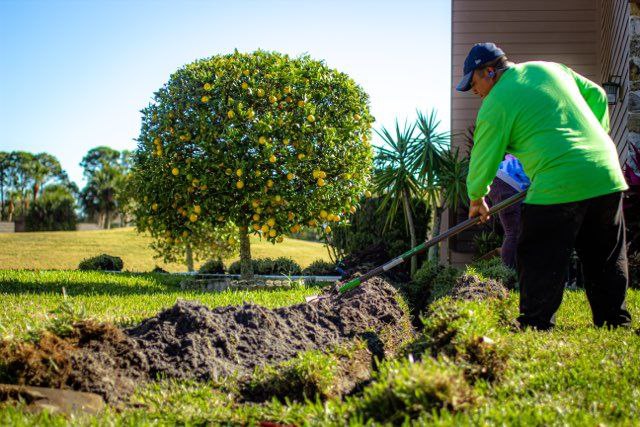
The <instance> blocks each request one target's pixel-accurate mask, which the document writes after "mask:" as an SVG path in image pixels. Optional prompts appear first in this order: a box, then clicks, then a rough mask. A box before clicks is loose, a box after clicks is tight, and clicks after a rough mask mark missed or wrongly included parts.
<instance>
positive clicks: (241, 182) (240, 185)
mask: <svg viewBox="0 0 640 427" xmlns="http://www.w3.org/2000/svg"><path fill="white" fill-rule="evenodd" d="M243 187H244V182H243V181H238V182H236V188H237V189H238V190H241V189H242V188H243Z"/></svg>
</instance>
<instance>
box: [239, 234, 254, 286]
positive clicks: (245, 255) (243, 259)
mask: <svg viewBox="0 0 640 427" xmlns="http://www.w3.org/2000/svg"><path fill="white" fill-rule="evenodd" d="M238 229H239V232H240V278H241V279H242V280H253V266H252V265H251V246H250V242H249V234H248V233H247V227H246V226H244V227H243V226H240V227H238Z"/></svg>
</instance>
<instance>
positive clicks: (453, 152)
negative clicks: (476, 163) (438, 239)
mask: <svg viewBox="0 0 640 427" xmlns="http://www.w3.org/2000/svg"><path fill="white" fill-rule="evenodd" d="M468 173H469V159H468V158H467V157H466V156H461V155H460V152H459V150H458V148H455V149H451V148H450V149H448V150H446V151H444V152H443V153H442V158H441V163H440V168H439V174H438V187H439V188H440V194H441V200H440V206H441V208H440V212H439V214H438V215H439V216H441V215H442V212H443V211H444V209H445V208H446V209H450V210H452V211H453V212H456V211H457V210H458V208H459V207H460V206H461V205H464V206H468V204H469V202H468V200H467V174H468ZM433 233H434V236H437V235H438V234H440V221H439V220H438V226H437V228H435V229H434V232H433ZM434 257H435V259H436V260H437V257H438V254H437V252H436V253H435V255H434ZM447 261H448V263H449V264H451V245H447Z"/></svg>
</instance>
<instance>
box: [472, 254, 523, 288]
mask: <svg viewBox="0 0 640 427" xmlns="http://www.w3.org/2000/svg"><path fill="white" fill-rule="evenodd" d="M472 267H473V269H474V270H475V272H476V273H477V274H479V275H481V276H483V277H484V278H486V279H494V280H496V281H498V282H501V283H502V284H503V285H504V286H506V287H507V288H509V289H513V288H514V287H515V284H516V282H517V281H518V275H517V273H516V271H515V270H514V269H513V268H510V267H507V266H506V265H504V263H503V262H502V260H501V259H500V258H492V259H488V260H480V261H477V262H475V263H473V265H472Z"/></svg>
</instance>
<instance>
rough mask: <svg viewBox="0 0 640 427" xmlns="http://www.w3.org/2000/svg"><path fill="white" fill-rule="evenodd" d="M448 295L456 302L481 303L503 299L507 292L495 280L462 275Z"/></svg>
mask: <svg viewBox="0 0 640 427" xmlns="http://www.w3.org/2000/svg"><path fill="white" fill-rule="evenodd" d="M450 295H451V297H452V298H453V299H458V300H464V301H482V300H485V299H487V298H497V299H505V298H507V296H508V295H509V291H508V290H507V288H506V287H505V286H504V285H503V284H502V283H500V282H498V281H496V280H493V279H487V280H480V279H479V278H478V276H475V275H471V274H463V275H462V276H460V277H459V278H458V279H457V280H456V283H455V284H454V285H453V288H452V289H451V292H450Z"/></svg>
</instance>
